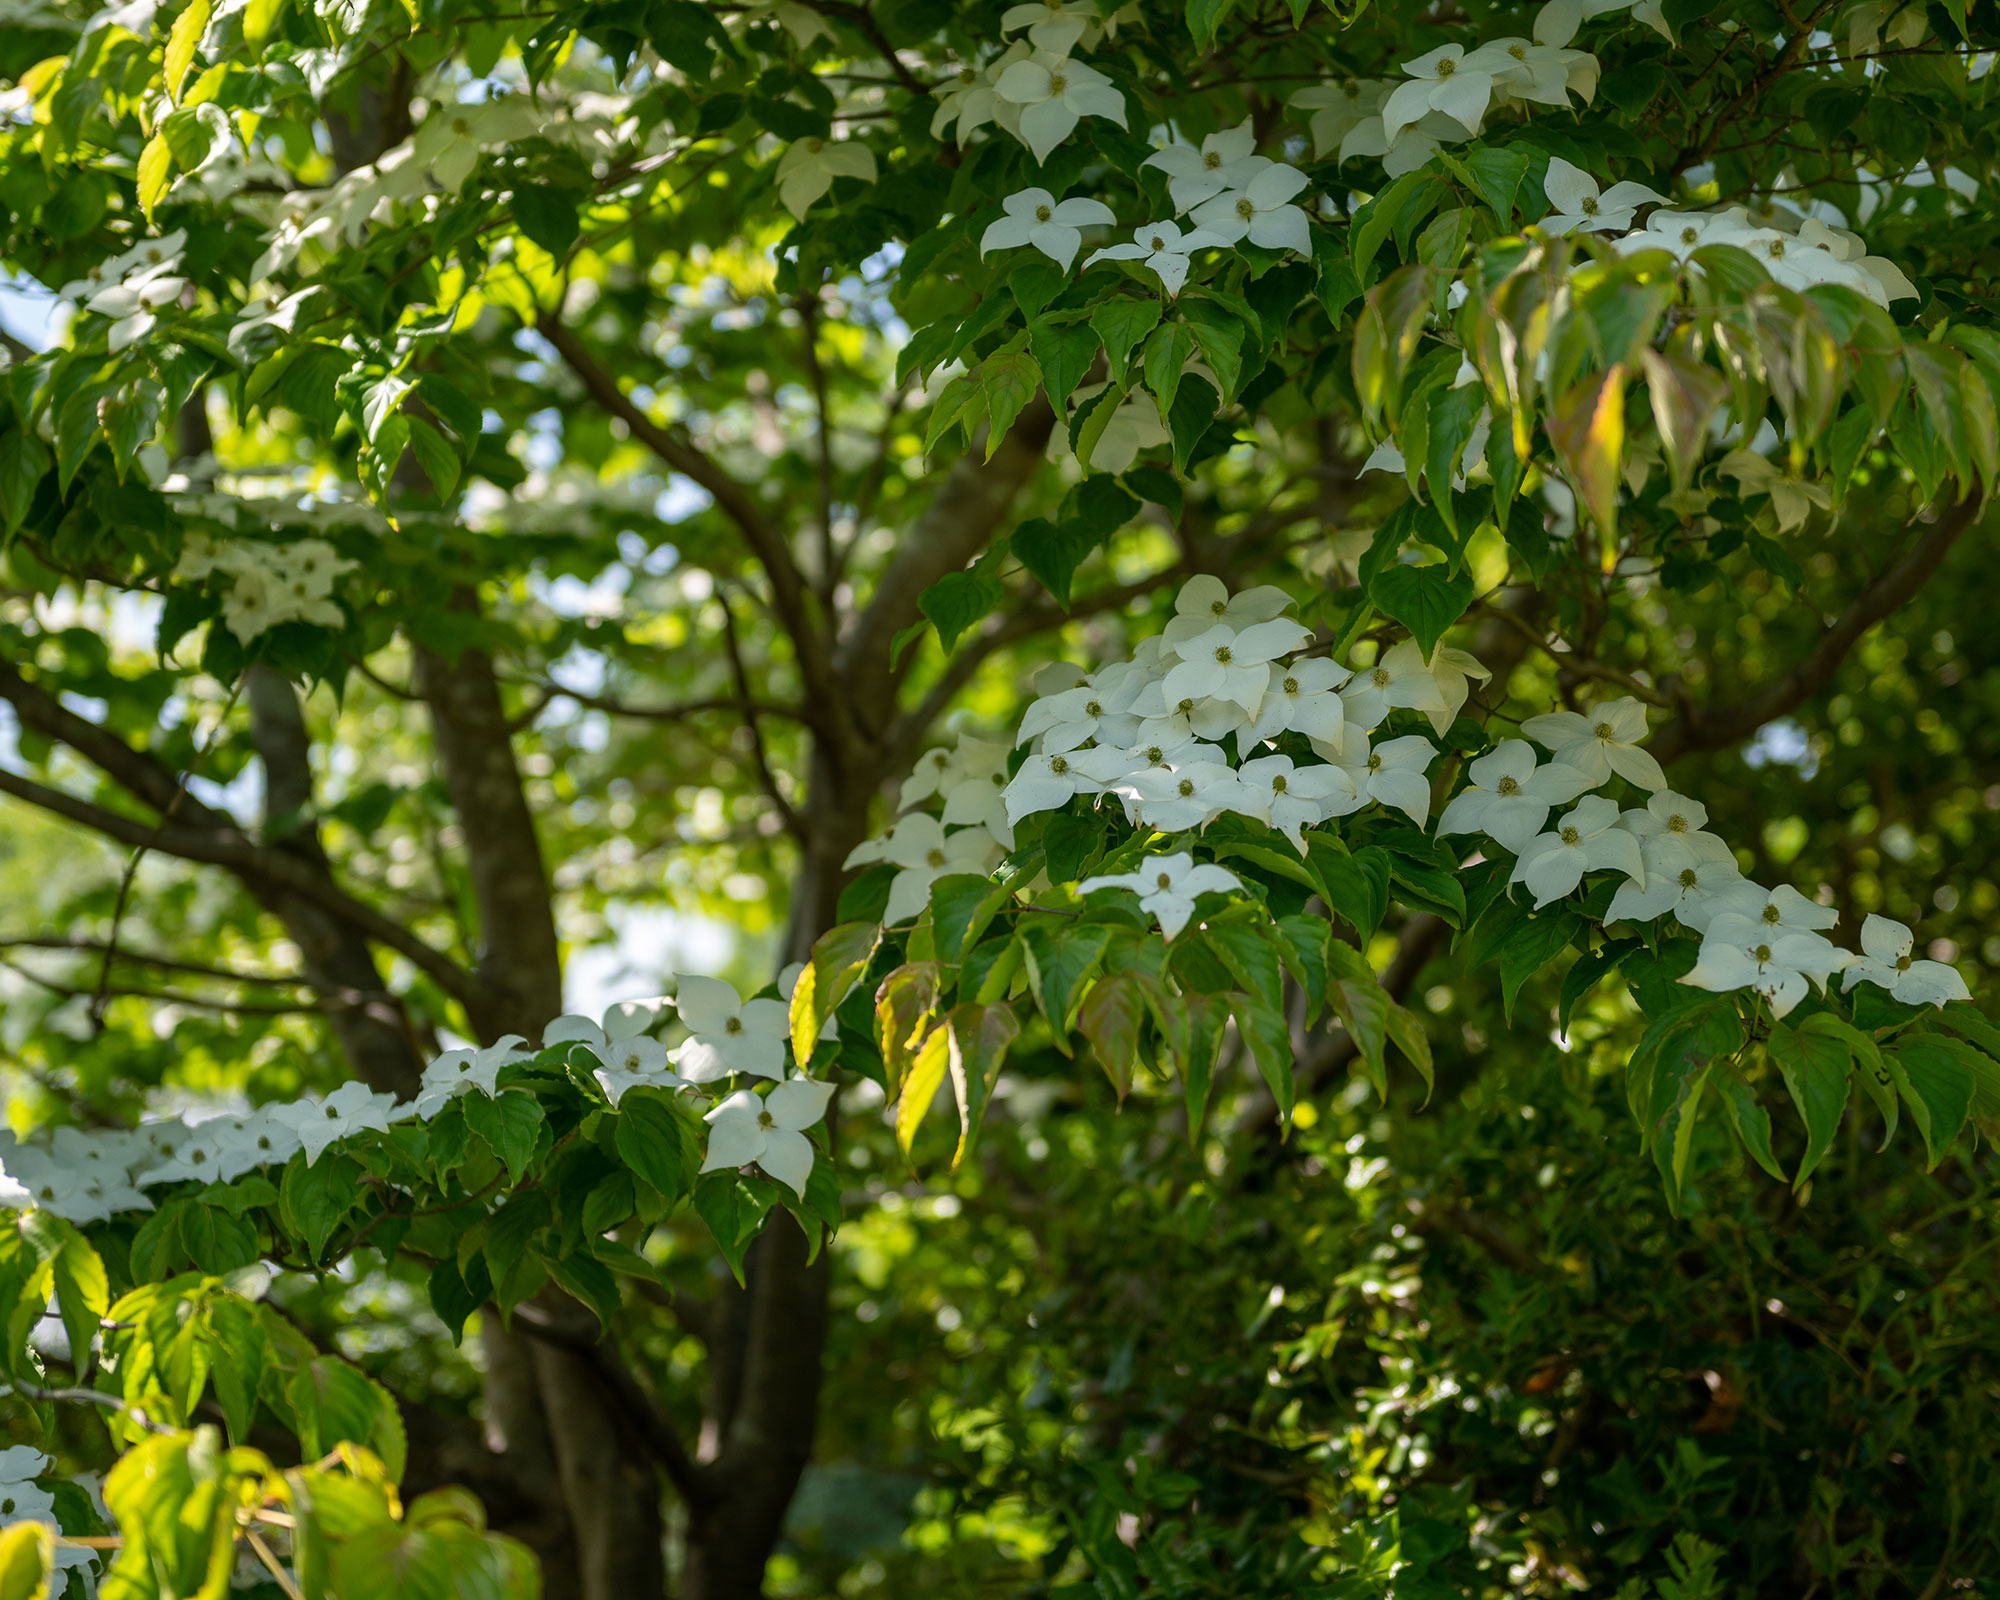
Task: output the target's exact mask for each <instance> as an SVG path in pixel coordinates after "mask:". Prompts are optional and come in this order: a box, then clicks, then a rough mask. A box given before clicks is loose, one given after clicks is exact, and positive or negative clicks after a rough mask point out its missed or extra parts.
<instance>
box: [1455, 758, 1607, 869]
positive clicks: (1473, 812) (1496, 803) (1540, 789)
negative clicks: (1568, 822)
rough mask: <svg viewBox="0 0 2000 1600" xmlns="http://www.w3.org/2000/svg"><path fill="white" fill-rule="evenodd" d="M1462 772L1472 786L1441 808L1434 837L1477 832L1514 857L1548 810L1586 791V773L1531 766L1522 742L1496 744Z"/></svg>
mask: <svg viewBox="0 0 2000 1600" xmlns="http://www.w3.org/2000/svg"><path fill="white" fill-rule="evenodd" d="M1466 770H1467V773H1468V775H1469V776H1470V777H1471V779H1472V783H1471V785H1470V786H1469V787H1467V788H1464V789H1461V790H1460V791H1459V792H1458V793H1457V794H1455V795H1453V796H1452V798H1451V800H1450V802H1449V803H1448V804H1447V805H1446V806H1445V808H1444V811H1443V813H1442V814H1441V815H1440V816H1439V817H1438V825H1437V831H1438V833H1439V834H1440V835H1443V834H1449V833H1483V834H1485V835H1486V836H1487V837H1488V838H1489V839H1491V840H1493V841H1494V843H1496V844H1498V845H1500V846H1501V847H1503V848H1504V849H1508V850H1512V851H1513V852H1514V853H1515V854H1516V855H1518V854H1520V852H1521V851H1522V850H1523V849H1524V848H1526V846H1527V844H1528V841H1529V840H1531V839H1532V838H1534V837H1535V835H1536V834H1538V833H1540V832H1541V831H1542V824H1543V823H1545V822H1547V821H1548V820H1549V812H1550V810H1551V809H1553V808H1554V807H1556V806H1566V805H1568V804H1569V803H1570V802H1571V801H1572V800H1574V799H1576V798H1577V796H1579V795H1581V794H1582V793H1583V792H1584V791H1585V790H1587V789H1588V788H1589V787H1590V778H1589V777H1588V776H1587V775H1586V774H1584V773H1581V772H1578V771H1577V770H1576V768H1574V767H1566V766H1564V765H1563V764H1562V763H1561V762H1557V761H1551V762H1550V763H1549V764H1548V765H1547V766H1544V767H1537V766H1536V765H1535V751H1534V747H1533V746H1532V745H1530V744H1529V743H1528V741H1527V740H1525V739H1505V740H1502V741H1501V742H1500V743H1499V744H1498V745H1496V746H1495V747H1494V748H1493V749H1492V750H1490V751H1488V752H1487V753H1486V754H1485V755H1483V756H1481V757H1479V759H1478V760H1476V761H1474V762H1473V763H1472V764H1471V766H1470V767H1468V768H1467V769H1466Z"/></svg>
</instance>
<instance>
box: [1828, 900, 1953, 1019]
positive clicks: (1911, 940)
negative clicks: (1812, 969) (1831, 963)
mask: <svg viewBox="0 0 2000 1600" xmlns="http://www.w3.org/2000/svg"><path fill="white" fill-rule="evenodd" d="M1916 944H1917V936H1916V935H1915V934H1913V933H1912V932H1910V930H1909V929H1908V928H1907V927H1905V926H1904V925H1903V924H1902V923H1900V922H1896V921H1894V920H1893V919H1891V918H1889V917H1878V916H1876V915H1875V914H1874V913H1873V912H1870V913H1869V914H1868V918H1867V920H1866V921H1864V922H1863V923H1862V924H1861V954H1860V956H1859V957H1858V958H1857V959H1855V960H1854V961H1853V962H1851V963H1850V964H1849V965H1848V968H1847V971H1846V972H1845V974H1844V975H1843V976H1842V977H1841V980H1840V986H1841V988H1842V989H1852V988H1853V987H1854V986H1855V985H1856V984H1857V983H1877V984H1880V985H1881V986H1882V987H1883V988H1885V989H1887V990H1888V991H1889V993H1890V994H1891V995H1893V996H1894V997H1895V998H1896V999H1898V1000H1900V1001H1902V1002H1903V1004H1904V1005H1906V1006H1942V1005H1945V1004H1947V1003H1948V1002H1950V1001H1953V1000H1970V999H1971V998H1972V991H1971V990H1970V989H1968V988H1967V987H1966V986H1965V979H1964V978H1962V977H1960V976H1959V973H1958V969H1957V968H1956V967H1953V966H1948V965H1947V964H1946V963H1944V962H1942V961H1917V960H1913V959H1912V958H1911V954H1910V952H1911V951H1913V950H1914V949H1915V948H1916Z"/></svg>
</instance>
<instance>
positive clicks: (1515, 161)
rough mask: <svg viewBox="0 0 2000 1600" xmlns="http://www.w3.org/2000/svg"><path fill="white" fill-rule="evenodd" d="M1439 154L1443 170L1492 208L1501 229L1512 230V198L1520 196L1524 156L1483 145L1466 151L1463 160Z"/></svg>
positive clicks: (1525, 170)
mask: <svg viewBox="0 0 2000 1600" xmlns="http://www.w3.org/2000/svg"><path fill="white" fill-rule="evenodd" d="M1440 153H1441V154H1442V155H1443V156H1444V157H1445V164H1446V166H1448V167H1449V168H1450V169H1451V170H1452V171H1453V172H1454V173H1457V174H1458V175H1459V176H1461V177H1462V178H1464V180H1465V181H1466V182H1467V183H1468V184H1469V185H1470V186H1471V188H1472V189H1473V191H1474V193H1476V194H1477V195H1478V196H1479V198H1480V199H1482V200H1484V201H1485V202H1486V203H1487V205H1489V206H1490V207H1492V209H1493V215H1494V216H1496V217H1498V218H1499V219H1500V226H1501V227H1502V228H1511V227H1513V225H1514V197H1515V196H1516V195H1517V194H1518V193H1519V192H1520V189H1521V180H1522V179H1523V178H1525V177H1526V176H1527V175H1528V157H1527V153H1526V152H1525V151H1522V150H1517V149H1515V148H1513V147H1512V146H1511V145H1503V146H1494V145H1482V146H1480V147H1479V148H1478V149H1476V150H1468V151H1467V152H1466V154H1465V157H1464V159H1463V160H1458V159H1455V158H1453V156H1452V155H1451V153H1450V152H1449V151H1443V152H1440Z"/></svg>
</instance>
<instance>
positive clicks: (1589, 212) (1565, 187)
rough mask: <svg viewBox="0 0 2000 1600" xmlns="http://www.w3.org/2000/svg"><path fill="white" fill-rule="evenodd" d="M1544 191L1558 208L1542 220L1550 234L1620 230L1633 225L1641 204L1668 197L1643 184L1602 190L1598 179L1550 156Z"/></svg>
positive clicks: (1615, 186) (1616, 231)
mask: <svg viewBox="0 0 2000 1600" xmlns="http://www.w3.org/2000/svg"><path fill="white" fill-rule="evenodd" d="M1542 192H1543V193H1545V194H1546V195H1547V196H1548V197H1549V204H1550V205H1552V206H1554V207H1555V210H1554V211H1552V212H1550V213H1549V215H1548V216H1546V217H1544V218H1543V219H1542V222H1541V226H1542V228H1543V229H1544V230H1545V231H1546V232H1549V233H1575V232H1579V231H1580V232H1583V233H1620V232H1623V231H1624V230H1625V229H1627V228H1629V227H1631V226H1632V217H1633V214H1634V213H1635V212H1637V211H1638V209H1639V207H1641V206H1646V205H1664V204H1665V203H1666V198H1667V197H1666V196H1665V195H1663V194H1657V193H1655V192H1654V191H1653V190H1651V189H1648V188H1647V187H1646V186H1645V185H1644V184H1643V183H1614V184H1613V185H1612V186H1611V187H1610V188H1609V189H1605V190H1602V191H1600V190H1599V189H1598V187H1597V180H1596V179H1595V178H1593V177H1592V176H1591V175H1590V174H1589V173H1587V172H1585V171H1584V170H1583V168H1581V167H1578V166H1574V165H1572V164H1571V163H1569V162H1567V161H1565V160H1563V158H1562V157H1561V156H1550V157H1549V171H1548V176H1547V177H1545V178H1544V179H1543V180H1542Z"/></svg>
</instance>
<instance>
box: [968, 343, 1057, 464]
mask: <svg viewBox="0 0 2000 1600" xmlns="http://www.w3.org/2000/svg"><path fill="white" fill-rule="evenodd" d="M979 381H980V385H981V387H982V388H983V389H984V390H985V394H986V410H987V414H988V415H989V416H990V417H991V419H992V424H991V426H990V427H989V428H988V429H987V430H986V459H987V460H988V461H991V460H992V459H993V454H994V452H995V451H997V450H998V449H999V448H1000V446H1001V445H1002V444H1004V443H1005V442H1006V438H1007V430H1008V429H1009V428H1011V427H1013V426H1014V419H1015V418H1016V417H1018V416H1019V415H1020V414H1021V410H1022V408H1023V407H1024V406H1026V405H1027V403H1028V402H1029V401H1030V400H1032V399H1034V398H1035V391H1036V390H1037V389H1039V388H1040V387H1041V383H1042V373H1041V369H1040V368H1039V367H1037V366H1036V365H1035V358H1034V357H1033V356H1031V355H1029V354H1028V352H1027V351H1025V350H1011V351H1005V352H996V353H995V354H993V355H990V356H988V357H987V358H986V360H985V361H984V362H982V363H981V364H980V368H979Z"/></svg>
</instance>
